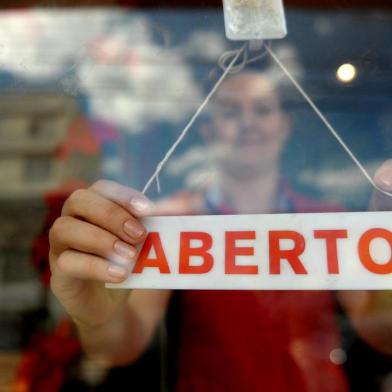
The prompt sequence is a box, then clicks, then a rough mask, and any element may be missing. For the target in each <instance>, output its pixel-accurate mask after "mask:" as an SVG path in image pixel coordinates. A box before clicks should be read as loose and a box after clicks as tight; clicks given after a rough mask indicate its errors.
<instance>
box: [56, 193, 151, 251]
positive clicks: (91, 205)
mask: <svg viewBox="0 0 392 392" xmlns="http://www.w3.org/2000/svg"><path fill="white" fill-rule="evenodd" d="M62 215H63V216H67V215H68V216H73V217H76V218H82V219H83V220H86V221H87V222H89V223H92V224H93V225H96V226H99V227H100V228H102V229H105V230H107V231H109V232H110V233H112V234H114V235H115V236H117V237H118V238H120V239H121V240H122V241H124V242H127V243H129V244H133V245H136V244H140V243H141V242H142V241H143V240H144V238H145V236H146V229H145V228H144V226H143V225H142V224H141V223H140V222H139V221H138V220H137V219H136V218H135V217H134V216H132V215H131V214H130V213H129V212H128V211H126V210H125V209H124V208H123V207H121V206H119V205H118V204H116V203H113V202H112V201H110V200H108V199H106V198H104V197H102V196H101V195H99V194H97V193H95V192H92V191H91V190H78V191H76V192H74V193H72V195H71V196H70V197H69V198H68V199H67V201H66V202H65V204H64V207H63V212H62Z"/></svg>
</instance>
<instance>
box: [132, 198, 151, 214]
mask: <svg viewBox="0 0 392 392" xmlns="http://www.w3.org/2000/svg"><path fill="white" fill-rule="evenodd" d="M130 204H131V207H132V208H133V209H135V210H136V211H138V212H144V211H146V210H149V209H150V208H151V207H152V203H151V202H150V200H148V199H147V198H146V197H143V196H134V197H133V198H132V200H131V202H130Z"/></svg>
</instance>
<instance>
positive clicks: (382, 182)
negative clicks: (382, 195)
mask: <svg viewBox="0 0 392 392" xmlns="http://www.w3.org/2000/svg"><path fill="white" fill-rule="evenodd" d="M374 181H375V183H376V184H377V185H378V186H379V187H380V188H381V189H383V190H385V191H387V192H391V191H392V159H390V160H388V161H386V162H384V163H383V165H382V166H381V167H380V168H379V169H378V170H377V172H376V174H375V176H374Z"/></svg>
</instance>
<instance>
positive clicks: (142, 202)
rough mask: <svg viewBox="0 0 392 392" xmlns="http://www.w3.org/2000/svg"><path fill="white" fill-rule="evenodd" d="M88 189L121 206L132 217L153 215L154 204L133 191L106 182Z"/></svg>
mask: <svg viewBox="0 0 392 392" xmlns="http://www.w3.org/2000/svg"><path fill="white" fill-rule="evenodd" d="M90 189H91V190H92V191H94V192H96V193H98V194H99V195H101V196H103V197H105V198H107V199H109V200H111V201H113V202H114V203H117V204H119V205H121V206H122V207H123V208H125V209H126V210H127V211H129V212H130V213H131V214H132V215H134V216H137V217H144V216H149V215H152V214H153V213H154V204H153V203H152V202H151V201H150V200H149V199H148V198H147V197H146V196H144V195H143V194H142V193H140V192H139V191H137V190H135V189H132V188H128V187H126V186H124V185H121V184H118V183H116V182H113V181H107V180H99V181H97V182H96V183H95V184H94V185H92V186H91V187H90Z"/></svg>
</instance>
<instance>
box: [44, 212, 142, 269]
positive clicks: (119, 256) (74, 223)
mask: <svg viewBox="0 0 392 392" xmlns="http://www.w3.org/2000/svg"><path fill="white" fill-rule="evenodd" d="M49 240H50V244H51V252H52V254H53V255H54V256H57V255H60V254H61V253H62V252H64V251H65V250H67V249H73V250H77V251H80V252H84V253H89V254H93V255H96V256H100V257H102V258H105V259H107V260H110V261H112V262H118V263H121V264H122V265H124V266H126V267H129V265H130V263H131V262H132V261H133V260H134V259H135V258H136V255H137V250H136V248H135V247H133V246H132V245H129V244H127V243H125V242H123V241H121V240H120V239H119V238H118V237H116V236H115V235H113V234H112V233H110V232H108V231H106V230H104V229H101V228H100V227H98V226H94V225H92V224H91V223H88V222H83V221H81V220H79V219H76V218H73V217H70V216H63V217H60V218H59V219H57V220H56V222H55V223H54V225H53V226H52V228H51V230H50V232H49Z"/></svg>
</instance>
